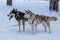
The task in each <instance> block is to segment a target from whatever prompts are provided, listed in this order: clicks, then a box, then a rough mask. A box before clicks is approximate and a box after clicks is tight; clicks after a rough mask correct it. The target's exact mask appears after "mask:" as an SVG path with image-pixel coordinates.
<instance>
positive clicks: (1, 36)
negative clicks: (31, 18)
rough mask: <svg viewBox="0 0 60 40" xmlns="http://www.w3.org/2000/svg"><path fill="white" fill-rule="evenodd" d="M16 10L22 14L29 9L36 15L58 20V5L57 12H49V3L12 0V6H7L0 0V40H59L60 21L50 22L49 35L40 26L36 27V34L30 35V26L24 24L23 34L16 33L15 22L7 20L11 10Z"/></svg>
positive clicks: (4, 1) (3, 0)
mask: <svg viewBox="0 0 60 40" xmlns="http://www.w3.org/2000/svg"><path fill="white" fill-rule="evenodd" d="M13 8H17V9H18V10H19V11H22V12H24V10H27V9H30V10H31V11H33V12H34V13H36V14H39V15H46V16H56V17H57V18H58V19H59V18H60V15H59V14H60V5H59V12H55V11H53V12H50V11H49V1H38V2H36V1H35V2H26V1H25V2H20V1H18V0H13V6H7V5H6V0H0V40H60V20H57V21H52V22H51V23H50V25H51V33H48V31H47V32H44V27H43V26H42V25H41V24H40V25H38V31H37V33H36V34H33V35H32V34H31V26H30V25H29V24H26V30H25V32H23V31H22V26H21V32H18V26H12V25H16V24H17V22H16V20H15V19H14V18H13V19H12V20H10V21H9V20H8V17H7V14H9V12H10V11H11V10H12V9H13Z"/></svg>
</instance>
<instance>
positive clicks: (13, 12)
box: [7, 8, 17, 20]
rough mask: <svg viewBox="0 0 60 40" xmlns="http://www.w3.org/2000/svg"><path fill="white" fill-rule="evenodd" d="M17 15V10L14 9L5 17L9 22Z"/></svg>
mask: <svg viewBox="0 0 60 40" xmlns="http://www.w3.org/2000/svg"><path fill="white" fill-rule="evenodd" d="M16 13H17V9H14V8H13V10H12V11H11V12H10V13H9V14H8V15H7V16H8V17H9V20H10V19H11V18H12V17H14V16H15V14H16Z"/></svg>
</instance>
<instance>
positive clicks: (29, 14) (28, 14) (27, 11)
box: [24, 10, 32, 19]
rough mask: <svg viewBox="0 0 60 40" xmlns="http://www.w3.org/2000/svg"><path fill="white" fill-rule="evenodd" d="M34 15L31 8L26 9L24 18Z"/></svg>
mask: <svg viewBox="0 0 60 40" xmlns="http://www.w3.org/2000/svg"><path fill="white" fill-rule="evenodd" d="M31 15H32V12H31V11H30V10H25V15H24V18H27V19H28V18H30V16H31Z"/></svg>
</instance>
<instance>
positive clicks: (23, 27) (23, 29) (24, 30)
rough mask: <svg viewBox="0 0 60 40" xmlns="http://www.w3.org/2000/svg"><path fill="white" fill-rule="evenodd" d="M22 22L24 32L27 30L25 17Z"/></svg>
mask: <svg viewBox="0 0 60 40" xmlns="http://www.w3.org/2000/svg"><path fill="white" fill-rule="evenodd" d="M22 23H23V32H24V31H25V21H24V19H23V20H22Z"/></svg>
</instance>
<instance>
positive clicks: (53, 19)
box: [47, 17, 57, 21]
mask: <svg viewBox="0 0 60 40" xmlns="http://www.w3.org/2000/svg"><path fill="white" fill-rule="evenodd" d="M47 19H48V21H56V20H57V17H47Z"/></svg>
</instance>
